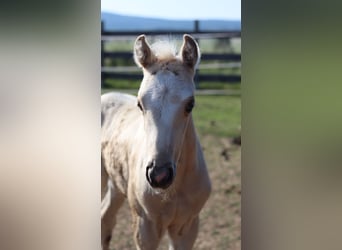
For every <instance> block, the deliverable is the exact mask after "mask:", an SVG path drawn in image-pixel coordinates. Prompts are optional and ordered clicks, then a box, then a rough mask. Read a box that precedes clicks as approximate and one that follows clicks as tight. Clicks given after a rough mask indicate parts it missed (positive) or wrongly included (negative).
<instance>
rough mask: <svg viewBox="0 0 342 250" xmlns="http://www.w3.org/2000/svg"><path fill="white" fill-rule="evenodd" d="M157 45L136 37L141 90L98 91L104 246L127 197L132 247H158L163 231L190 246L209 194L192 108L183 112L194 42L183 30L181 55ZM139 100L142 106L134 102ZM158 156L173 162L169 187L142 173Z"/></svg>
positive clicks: (195, 56)
mask: <svg viewBox="0 0 342 250" xmlns="http://www.w3.org/2000/svg"><path fill="white" fill-rule="evenodd" d="M162 47H163V48H161V47H160V46H159V47H158V46H157V47H155V48H153V47H152V48H151V47H150V46H149V44H148V43H147V42H146V41H145V37H144V36H140V37H138V38H137V40H136V43H135V51H134V53H135V60H136V62H137V64H138V66H140V67H142V68H143V71H144V80H143V82H142V84H141V86H140V90H139V93H138V98H137V97H134V96H130V95H126V94H120V93H109V94H105V95H103V96H102V97H101V105H102V109H101V124H102V138H101V145H102V154H101V163H102V164H101V173H102V174H101V176H102V180H101V185H102V186H101V193H102V194H101V196H102V203H101V205H102V207H101V219H102V222H101V230H102V232H101V234H102V236H101V238H102V248H103V249H108V247H109V241H110V239H111V234H112V230H113V228H114V225H115V216H116V213H117V211H118V209H119V208H120V206H121V205H122V203H123V201H124V199H125V198H127V199H128V202H129V205H130V208H131V212H132V216H133V227H134V240H135V244H136V247H137V249H151V250H152V249H157V247H158V244H159V242H160V239H161V238H162V236H163V235H164V233H165V232H167V233H168V235H169V239H170V249H191V248H192V247H193V244H194V242H195V239H196V236H197V232H198V227H199V213H200V211H201V209H202V208H203V206H204V204H205V202H206V201H207V199H208V197H209V194H210V190H211V185H210V180H209V177H208V173H207V168H206V164H205V161H204V157H203V153H202V150H201V146H200V143H199V140H198V138H197V135H196V132H195V128H194V123H193V119H192V116H191V113H190V114H185V115H184V105H186V103H187V102H188V99H189V96H190V97H191V96H192V95H193V94H194V93H193V92H194V86H193V85H194V84H193V81H192V78H193V74H194V68H195V67H196V65H197V63H198V61H199V56H200V55H199V49H198V46H197V43H196V42H195V41H194V40H193V39H192V38H191V37H190V36H188V35H184V42H183V46H182V49H181V53H180V55H178V56H177V55H175V54H173V52H172V51H171V52H170V51H169V50H167V49H165V46H164V45H163V46H162ZM163 50H164V51H163ZM168 52H170V53H168ZM158 100H159V102H158ZM138 101H139V102H142V103H143V104H144V105H143V106H144V108H146V110H145V109H144V110H143V111H141V110H140V109H139V108H138V107H137V102H138ZM157 139H158V140H157ZM157 141H158V143H157ZM165 145H167V146H165ZM165 147H167V149H166V150H165ZM165 152H167V153H165ZM160 155H162V156H160ZM155 157H159V158H160V157H161V158H165V160H170V161H172V162H174V165H175V168H176V169H175V172H176V174H175V177H174V179H173V182H172V184H171V186H170V187H168V188H167V189H160V188H152V187H151V185H150V184H149V183H148V181H147V180H146V164H147V162H148V161H149V160H151V159H154V158H155Z"/></svg>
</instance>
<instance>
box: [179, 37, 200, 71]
mask: <svg viewBox="0 0 342 250" xmlns="http://www.w3.org/2000/svg"><path fill="white" fill-rule="evenodd" d="M181 56H182V60H183V63H184V64H185V65H186V66H188V67H190V68H191V69H194V68H196V67H197V65H198V63H199V61H200V57H201V53H200V50H199V47H198V44H197V42H196V41H195V39H194V38H192V36H190V35H187V34H185V35H184V36H183V45H182V48H181Z"/></svg>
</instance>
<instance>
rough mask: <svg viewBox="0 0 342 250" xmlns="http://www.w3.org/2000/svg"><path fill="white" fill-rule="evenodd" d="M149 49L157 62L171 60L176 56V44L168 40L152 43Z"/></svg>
mask: <svg viewBox="0 0 342 250" xmlns="http://www.w3.org/2000/svg"><path fill="white" fill-rule="evenodd" d="M151 49H152V51H153V53H154V55H155V56H156V57H157V58H158V59H159V60H165V59H173V58H175V57H176V56H177V49H176V44H175V43H174V42H172V41H171V40H170V39H168V40H159V41H157V42H155V43H153V44H152V45H151Z"/></svg>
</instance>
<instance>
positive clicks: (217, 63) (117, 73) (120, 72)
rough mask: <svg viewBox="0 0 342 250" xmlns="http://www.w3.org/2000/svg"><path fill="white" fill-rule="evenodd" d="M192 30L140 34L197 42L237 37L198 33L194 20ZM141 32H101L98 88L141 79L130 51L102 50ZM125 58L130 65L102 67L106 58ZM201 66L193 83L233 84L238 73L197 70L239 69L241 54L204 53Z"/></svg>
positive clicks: (236, 33)
mask: <svg viewBox="0 0 342 250" xmlns="http://www.w3.org/2000/svg"><path fill="white" fill-rule="evenodd" d="M194 27H195V29H194V30H193V31H192V32H191V31H189V30H186V31H147V32H144V34H145V35H150V36H162V35H163V36H164V35H166V36H169V35H170V34H172V36H177V35H183V34H184V33H188V34H191V35H192V36H193V37H194V38H195V39H196V40H197V41H199V42H200V40H201V39H205V38H213V39H223V38H225V39H227V38H228V39H231V38H235V37H241V32H240V31H212V32H204V31H200V30H198V24H197V26H196V21H195V25H194ZM141 33H142V32H141V31H127V32H112V31H105V30H102V36H101V40H102V43H101V45H102V46H101V76H102V86H104V82H105V81H106V80H107V79H130V80H140V79H142V73H141V72H140V71H139V69H138V68H137V67H135V66H134V62H133V54H132V52H127V51H123V52H111V51H105V50H104V43H105V42H107V41H112V40H121V39H122V40H127V39H128V40H133V39H135V38H136V37H137V36H138V35H140V34H141ZM107 58H108V59H118V58H121V59H125V60H130V62H131V65H127V66H118V67H106V66H105V63H104V62H105V60H106V59H107ZM201 62H202V64H201V66H200V68H199V70H197V72H196V76H195V81H196V84H199V83H200V82H223V83H227V84H236V83H240V82H241V75H240V74H224V73H211V74H210V73H207V72H206V73H204V72H201V70H204V69H206V71H208V70H209V69H226V68H232V69H236V68H240V66H241V54H235V53H223V54H222V53H221V54H220V53H204V54H202V56H201Z"/></svg>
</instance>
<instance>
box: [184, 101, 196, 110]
mask: <svg viewBox="0 0 342 250" xmlns="http://www.w3.org/2000/svg"><path fill="white" fill-rule="evenodd" d="M194 106H195V99H193V98H192V99H191V100H190V101H188V103H187V104H186V106H185V112H186V113H190V112H191V111H192V109H193V108H194Z"/></svg>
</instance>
